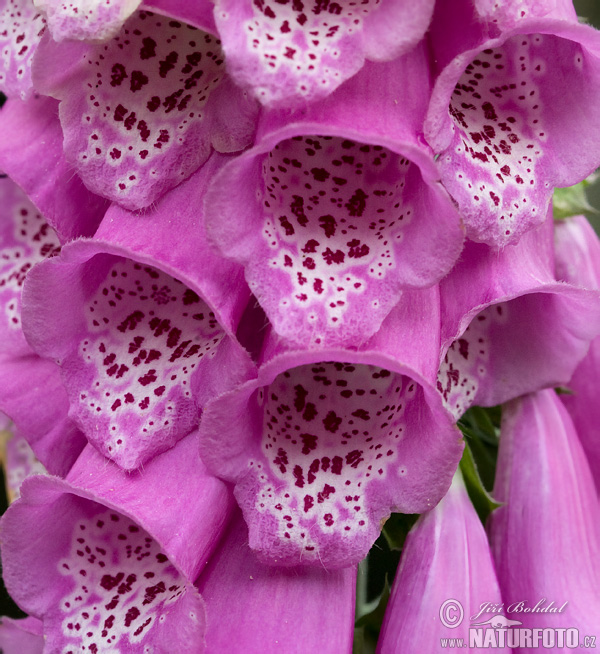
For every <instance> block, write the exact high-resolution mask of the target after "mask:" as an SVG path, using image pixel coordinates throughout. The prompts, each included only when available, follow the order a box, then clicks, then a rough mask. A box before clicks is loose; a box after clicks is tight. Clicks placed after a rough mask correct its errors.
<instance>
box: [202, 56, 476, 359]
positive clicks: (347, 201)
mask: <svg viewBox="0 0 600 654" xmlns="http://www.w3.org/2000/svg"><path fill="white" fill-rule="evenodd" d="M406 85H410V86H411V90H412V91H413V94H412V95H411V96H410V98H408V99H407V100H406V101H405V102H404V101H403V103H402V104H401V105H400V104H398V103H397V102H394V98H397V97H401V96H402V94H403V92H404V87H405V86H406ZM428 90H429V85H428V69H427V64H426V53H425V51H424V49H423V48H422V47H418V48H416V49H415V50H414V51H413V52H412V53H411V54H410V55H407V56H405V57H403V58H401V59H400V60H397V61H395V62H393V63H391V64H385V65H384V64H381V65H379V66H375V65H371V66H367V67H365V69H364V70H363V71H362V72H361V73H360V74H359V75H357V76H356V77H354V78H353V79H352V80H350V81H349V82H348V83H346V84H345V85H344V86H342V87H341V88H340V89H338V91H336V92H335V93H334V94H333V95H332V96H331V97H330V98H328V99H327V100H326V101H325V102H323V103H321V104H318V105H315V106H314V107H312V108H310V109H306V110H304V111H302V112H297V113H295V114H293V115H292V116H291V117H290V116H289V114H288V112H284V111H271V112H265V113H263V116H262V119H261V122H260V125H259V131H258V135H257V144H256V145H255V147H253V148H252V149H250V150H248V151H247V152H245V153H243V154H241V155H240V156H238V157H236V158H234V159H233V160H232V161H231V162H230V163H229V164H228V165H227V166H225V168H224V169H223V170H222V171H221V172H220V173H219V174H218V175H217V177H216V178H215V180H214V181H213V183H212V185H211V187H210V189H209V193H208V196H207V200H206V214H207V229H208V231H209V235H210V237H211V239H212V240H213V241H214V242H215V243H216V245H217V246H218V247H219V248H220V250H221V251H222V253H223V254H224V255H225V256H227V257H230V258H232V259H234V260H235V261H238V262H240V263H242V264H243V265H244V266H245V270H246V280H247V281H248V284H249V285H250V288H251V289H252V291H253V293H254V294H255V295H256V297H257V299H258V301H259V302H260V303H261V305H262V307H263V308H264V310H265V312H266V313H267V315H268V316H269V319H270V321H271V322H272V324H273V326H274V328H275V330H276V331H277V332H278V333H279V334H280V335H282V336H283V337H284V338H286V339H288V340H291V341H294V342H295V343H298V344H299V345H302V346H304V347H306V346H308V345H310V346H311V347H321V346H330V347H333V346H336V345H340V346H351V345H353V344H357V345H360V344H362V343H364V342H366V341H367V340H368V338H369V337H371V336H372V335H373V334H374V333H375V332H376V331H377V329H378V328H379V326H380V325H381V323H382V321H383V319H384V318H385V317H386V315H387V314H388V313H389V312H390V310H391V309H392V307H393V306H394V305H395V304H396V303H397V302H398V300H399V298H400V296H401V294H402V292H403V290H404V289H407V288H421V287H426V286H431V285H432V284H434V283H436V282H437V281H439V279H440V278H441V277H443V276H444V275H445V274H446V273H447V272H448V270H449V269H450V268H451V267H452V265H453V264H454V262H455V260H456V258H457V256H458V254H459V253H460V250H461V247H462V242H463V234H462V230H461V228H460V224H459V216H458V214H457V213H456V211H455V210H454V208H453V206H452V204H451V203H450V200H449V198H448V196H447V194H446V193H445V191H444V190H443V189H442V188H441V186H440V185H439V183H437V182H436V175H437V173H436V169H435V165H434V162H433V157H432V155H431V152H430V150H429V149H428V148H427V147H426V146H425V145H423V143H422V140H420V139H419V136H418V133H419V130H420V127H421V125H420V121H421V120H422V117H423V115H424V111H425V106H426V101H427V97H428ZM232 185H233V187H235V188H236V191H237V192H236V193H235V194H232V193H228V191H227V189H228V188H230V187H231V186H232ZM365 308H367V310H366V311H365Z"/></svg>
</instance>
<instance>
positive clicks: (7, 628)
mask: <svg viewBox="0 0 600 654" xmlns="http://www.w3.org/2000/svg"><path fill="white" fill-rule="evenodd" d="M0 649H1V650H2V651H3V652H4V654H43V651H44V636H43V634H42V623H41V621H40V620H37V619H36V618H23V619H21V620H13V619H12V618H6V617H3V618H2V619H1V620H0Z"/></svg>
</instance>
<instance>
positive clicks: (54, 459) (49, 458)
mask: <svg viewBox="0 0 600 654" xmlns="http://www.w3.org/2000/svg"><path fill="white" fill-rule="evenodd" d="M5 111H6V110H5V109H3V110H2V115H4V113H5ZM47 192H48V191H46V193H47ZM38 197H39V196H38ZM46 197H48V196H46ZM0 245H1V247H2V257H1V259H0V306H1V307H2V317H1V320H0V376H1V377H2V379H3V380H4V383H2V384H0V410H1V411H3V412H4V413H6V414H8V415H9V416H10V417H11V418H12V420H13V421H14V422H15V424H16V429H17V431H19V432H20V434H21V435H22V436H23V437H25V438H27V440H28V442H29V443H30V445H31V446H32V447H33V449H34V451H35V453H36V455H37V457H38V458H39V459H40V460H41V461H42V462H43V463H44V465H45V466H46V467H47V468H48V469H49V470H50V471H51V472H53V473H54V474H59V475H62V474H65V473H66V472H67V471H68V469H69V468H70V467H71V465H72V464H73V462H74V461H75V459H76V458H77V456H78V455H79V453H80V452H81V450H82V449H83V446H84V445H85V438H84V437H83V436H82V434H81V433H80V432H79V431H78V430H77V428H76V427H75V425H73V423H72V422H71V421H70V420H69V419H68V417H67V412H68V399H67V395H66V393H65V391H64V389H63V387H62V383H61V381H60V374H59V370H58V368H57V367H56V365H55V364H54V363H53V362H50V361H45V360H43V359H41V358H40V357H39V356H37V355H36V354H35V353H34V352H33V351H32V350H31V348H30V347H29V345H28V344H27V342H26V341H25V338H24V336H23V332H22V329H21V292H22V287H23V283H24V281H25V277H26V276H27V274H28V272H29V270H30V269H31V268H32V266H34V265H35V264H36V263H38V262H41V261H43V260H45V259H47V258H48V257H53V256H54V255H56V254H57V253H58V252H59V250H60V242H59V240H58V237H57V236H56V234H55V233H54V231H53V229H52V228H51V227H50V226H49V225H48V223H47V222H46V220H45V219H44V217H43V216H42V215H41V214H40V212H39V211H38V210H37V208H36V207H35V206H34V205H33V204H32V203H31V201H30V200H29V198H28V197H27V196H26V195H25V194H24V193H23V191H22V190H21V189H20V188H19V187H18V186H17V185H16V184H15V183H14V182H13V181H12V180H11V179H9V178H6V177H5V178H2V179H0Z"/></svg>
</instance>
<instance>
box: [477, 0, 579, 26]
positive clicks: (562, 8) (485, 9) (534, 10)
mask: <svg viewBox="0 0 600 654" xmlns="http://www.w3.org/2000/svg"><path fill="white" fill-rule="evenodd" d="M473 4H474V5H475V9H476V11H477V13H478V14H479V16H480V17H481V18H482V19H483V20H485V21H487V22H489V23H492V26H494V27H496V28H498V30H503V29H510V28H511V27H515V26H516V25H518V23H519V22H521V21H522V20H525V19H527V18H541V17H552V18H562V19H565V20H572V21H577V13H576V12H575V8H574V6H573V0H502V2H498V0H474V3H473Z"/></svg>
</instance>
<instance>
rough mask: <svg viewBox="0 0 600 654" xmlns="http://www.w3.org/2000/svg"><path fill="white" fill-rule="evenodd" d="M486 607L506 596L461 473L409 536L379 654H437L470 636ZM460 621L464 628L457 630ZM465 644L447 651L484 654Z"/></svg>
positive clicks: (495, 604)
mask: <svg viewBox="0 0 600 654" xmlns="http://www.w3.org/2000/svg"><path fill="white" fill-rule="evenodd" d="M486 604H489V605H492V606H498V605H501V604H502V597H501V595H500V588H499V587H498V580H497V578H496V572H495V570H494V563H493V561H492V556H491V552H490V548H489V544H488V540H487V536H486V533H485V530H484V528H483V525H482V524H481V521H480V519H479V517H478V515H477V513H476V512H475V509H474V508H473V505H472V504H471V500H470V499H469V496H468V495H467V491H466V490H465V486H464V482H463V480H462V477H461V476H460V473H457V475H456V476H455V478H454V481H453V483H452V486H451V487H450V490H449V491H448V493H447V494H446V495H445V496H444V498H443V499H442V501H441V502H440V503H439V504H438V505H437V506H436V507H435V508H434V509H432V510H431V511H429V512H428V513H425V514H424V515H423V516H421V518H420V519H419V521H418V522H417V523H416V525H415V526H414V527H413V528H412V530H411V532H410V533H409V534H408V537H407V539H406V542H405V544H404V548H403V551H402V558H401V560H400V566H399V568H398V571H397V572H396V578H395V579H394V585H393V588H392V594H391V597H390V599H389V602H388V605H387V608H386V613H385V618H384V622H383V626H382V631H381V634H380V637H379V641H378V647H377V652H378V654H400V653H403V652H427V653H429V652H432V653H433V652H438V651H440V648H441V647H442V643H441V639H443V638H448V639H452V638H455V637H456V636H463V635H466V634H467V632H468V627H469V625H470V620H472V619H473V617H475V616H477V615H478V613H479V612H480V611H481V608H482V607H483V606H485V605H486ZM485 617H486V616H485V614H484V617H483V618H482V620H481V621H482V622H483V621H484V620H485ZM487 617H488V618H489V617H490V616H489V615H487ZM461 622H462V624H463V625H464V629H463V630H462V631H461V630H456V629H455V628H454V627H456V626H458V625H459V624H460V623H461ZM466 643H468V638H467V637H465V648H464V649H463V648H462V647H461V649H460V650H453V646H452V645H450V646H449V648H448V649H449V651H483V650H480V649H479V648H476V647H469V646H467V645H466ZM495 651H508V648H505V647H502V648H500V649H498V648H497V649H496V650H495Z"/></svg>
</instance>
